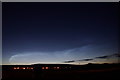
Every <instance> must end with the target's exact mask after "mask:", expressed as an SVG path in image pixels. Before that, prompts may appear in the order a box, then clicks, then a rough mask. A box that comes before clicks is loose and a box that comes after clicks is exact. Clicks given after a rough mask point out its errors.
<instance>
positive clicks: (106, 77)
mask: <svg viewBox="0 0 120 80" xmlns="http://www.w3.org/2000/svg"><path fill="white" fill-rule="evenodd" d="M101 65H102V66H101ZM4 69H5V68H4V66H3V73H2V75H3V76H2V80H18V79H19V80H24V79H26V80H119V79H120V64H109V65H108V64H100V65H95V64H90V65H84V66H72V68H71V69H59V70H51V69H47V70H42V69H41V70H40V69H39V70H38V71H36V72H35V70H36V69H35V70H4Z"/></svg>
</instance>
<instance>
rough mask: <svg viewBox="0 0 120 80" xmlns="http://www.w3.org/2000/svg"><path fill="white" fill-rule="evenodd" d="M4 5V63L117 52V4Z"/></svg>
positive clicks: (60, 60)
mask: <svg viewBox="0 0 120 80" xmlns="http://www.w3.org/2000/svg"><path fill="white" fill-rule="evenodd" d="M2 8H3V11H2V13H3V64H34V63H62V62H64V61H71V60H81V59H89V58H94V57H99V56H105V55H110V54H115V53H118V15H119V14H118V3H52V2H51V3H12V2H11V3H3V5H2ZM96 61H97V60H96ZM110 61H111V62H114V60H113V59H112V60H105V61H103V62H110ZM100 62H102V60H99V63H100ZM81 63H86V62H81ZM75 64H77V62H76V63H75Z"/></svg>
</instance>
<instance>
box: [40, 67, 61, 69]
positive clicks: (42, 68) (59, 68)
mask: <svg viewBox="0 0 120 80" xmlns="http://www.w3.org/2000/svg"><path fill="white" fill-rule="evenodd" d="M42 69H50V67H42ZM53 69H60V67H53Z"/></svg>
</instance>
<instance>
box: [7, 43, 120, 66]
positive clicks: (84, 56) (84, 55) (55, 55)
mask: <svg viewBox="0 0 120 80" xmlns="http://www.w3.org/2000/svg"><path fill="white" fill-rule="evenodd" d="M102 50H103V49H101V47H98V46H96V45H83V46H81V47H79V48H73V49H68V50H63V51H55V52H23V53H17V54H15V55H12V56H11V57H10V59H9V62H10V63H11V64H16V63H17V64H23V63H27V64H33V63H52V62H54V63H61V62H63V63H74V62H83V61H93V60H95V59H98V58H99V59H105V58H108V56H100V55H102V54H100V51H101V53H104V51H102ZM96 53H97V54H96ZM88 54H89V55H88ZM115 55H116V56H120V55H118V54H115ZM96 56H98V57H96Z"/></svg>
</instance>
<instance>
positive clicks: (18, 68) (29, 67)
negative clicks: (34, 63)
mask: <svg viewBox="0 0 120 80" xmlns="http://www.w3.org/2000/svg"><path fill="white" fill-rule="evenodd" d="M13 69H24V70H25V69H33V67H14V68H13Z"/></svg>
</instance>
